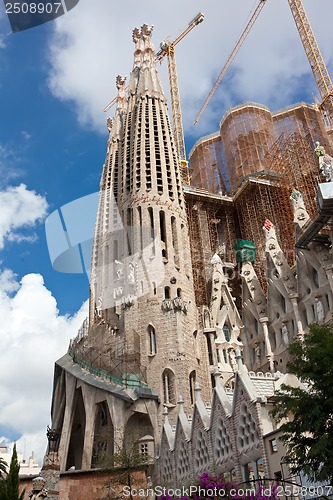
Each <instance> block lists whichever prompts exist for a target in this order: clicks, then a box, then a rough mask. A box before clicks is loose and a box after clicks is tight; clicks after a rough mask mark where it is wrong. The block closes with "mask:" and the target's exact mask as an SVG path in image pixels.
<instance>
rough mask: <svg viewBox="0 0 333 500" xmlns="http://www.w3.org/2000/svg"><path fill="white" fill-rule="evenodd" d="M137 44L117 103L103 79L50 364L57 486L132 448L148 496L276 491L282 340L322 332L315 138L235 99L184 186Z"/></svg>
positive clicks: (147, 39)
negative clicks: (90, 188)
mask: <svg viewBox="0 0 333 500" xmlns="http://www.w3.org/2000/svg"><path fill="white" fill-rule="evenodd" d="M152 31H153V29H152V27H150V26H147V25H143V26H142V28H141V29H140V30H138V29H135V30H134V32H133V40H134V44H135V51H134V65H133V69H132V72H131V75H130V78H129V82H128V89H127V91H126V84H127V83H126V80H125V78H123V77H120V76H118V77H117V80H116V84H117V89H118V98H117V109H116V112H115V116H114V118H112V119H108V124H107V125H108V132H109V137H108V141H107V151H106V158H105V163H104V165H103V172H102V176H101V182H100V194H99V205H98V213H97V218H96V226H95V235H94V244H93V256H92V267H91V277H90V313H89V318H87V320H86V321H85V322H84V324H83V325H82V327H81V329H80V330H79V332H78V335H77V337H76V338H75V339H73V340H72V341H71V343H70V346H69V348H68V352H67V353H66V354H64V356H63V357H62V358H61V359H59V360H58V361H56V364H55V375H54V388H53V400H52V429H56V430H59V433H58V438H56V439H57V440H58V442H57V445H56V446H55V448H56V449H55V452H54V453H56V456H57V457H58V458H57V460H59V462H58V465H59V467H60V475H61V474H63V473H65V472H66V471H68V470H73V468H75V471H91V470H93V469H95V468H98V467H99V456H100V452H103V453H106V454H109V455H110V456H112V454H114V453H116V451H117V449H119V447H120V448H123V447H124V448H125V449H129V448H130V447H131V446H132V444H133V436H134V438H135V443H136V444H137V446H138V449H139V451H140V453H142V454H143V455H145V456H147V457H150V458H151V460H152V461H153V462H154V471H153V478H154V481H156V483H157V484H163V485H168V484H172V485H176V484H177V485H184V484H191V482H193V481H194V480H196V479H197V478H198V477H199V475H200V474H201V473H202V472H204V471H211V472H213V473H222V472H223V473H225V474H226V476H227V477H230V478H232V479H233V480H235V481H237V482H239V483H240V482H242V481H247V480H251V479H256V478H260V477H263V476H265V477H270V478H276V479H281V478H285V479H286V478H287V477H288V470H287V468H286V466H285V464H284V462H283V456H284V453H285V451H284V449H283V444H282V442H281V441H280V440H279V436H280V431H279V429H278V427H277V425H276V423H275V422H274V420H273V419H272V417H271V416H270V410H271V409H272V408H273V407H274V404H275V399H274V395H275V393H276V391H277V390H278V389H279V388H280V387H281V385H282V384H284V383H287V384H292V385H296V386H297V385H301V383H300V382H299V381H298V380H297V379H296V377H295V376H294V375H292V374H289V373H288V371H287V361H288V346H289V344H290V342H291V341H292V340H293V339H294V338H296V337H298V338H300V339H302V338H303V337H304V335H306V334H307V331H308V327H309V325H310V324H311V323H314V322H317V323H320V324H325V323H330V322H331V318H332V314H331V311H332V307H333V303H332V302H333V296H332V290H333V274H332V273H333V260H332V234H331V229H330V224H329V222H330V218H331V215H332V207H333V205H332V202H331V199H332V196H333V191H332V187H331V180H332V179H331V175H332V164H333V160H332V158H331V157H330V156H329V152H330V151H331V147H332V139H331V136H330V135H329V133H328V131H327V127H326V126H325V122H324V119H323V117H322V114H321V112H320V111H319V110H318V108H317V106H315V105H312V104H306V103H298V104H295V105H294V106H291V107H289V108H286V109H282V110H279V111H277V112H274V113H273V112H271V111H270V110H269V109H268V108H267V107H266V106H263V105H260V104H256V103H245V104H242V105H239V106H237V107H235V108H232V109H230V110H229V111H228V112H227V113H226V114H225V116H224V117H223V118H222V120H221V123H220V130H219V131H218V132H216V133H215V134H212V135H210V136H207V137H203V138H202V139H200V140H199V141H197V143H196V144H195V145H194V147H193V149H192V151H191V153H190V165H191V170H190V172H191V178H192V179H191V183H190V185H188V184H184V183H183V182H182V177H181V173H180V169H179V164H178V158H177V154H176V150H175V144H174V137H173V130H172V127H171V125H170V119H169V114H168V108H167V102H166V97H165V95H164V92H163V90H162V86H161V83H160V77H159V74H158V71H157V68H156V61H155V49H154V46H153V44H152V40H151V37H152ZM101 436H103V439H101ZM53 445H54V443H53ZM54 456H55V455H54V454H53V455H52V457H53V459H54ZM52 457H51V458H52ZM51 462H52V459H51ZM73 498H74V497H73Z"/></svg>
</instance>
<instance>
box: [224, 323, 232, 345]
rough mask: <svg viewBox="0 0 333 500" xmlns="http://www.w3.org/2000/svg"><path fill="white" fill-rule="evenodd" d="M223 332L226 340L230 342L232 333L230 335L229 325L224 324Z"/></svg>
mask: <svg viewBox="0 0 333 500" xmlns="http://www.w3.org/2000/svg"><path fill="white" fill-rule="evenodd" d="M223 333H224V337H225V340H226V342H230V338H231V335H230V328H229V326H228V325H224V327H223Z"/></svg>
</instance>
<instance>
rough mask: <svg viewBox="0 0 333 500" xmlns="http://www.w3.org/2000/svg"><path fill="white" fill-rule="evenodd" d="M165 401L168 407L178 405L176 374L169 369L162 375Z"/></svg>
mask: <svg viewBox="0 0 333 500" xmlns="http://www.w3.org/2000/svg"><path fill="white" fill-rule="evenodd" d="M162 382H163V399H164V404H166V405H169V404H171V405H175V404H176V387H175V374H174V373H173V371H172V370H170V369H169V368H166V369H165V370H164V372H163V373H162Z"/></svg>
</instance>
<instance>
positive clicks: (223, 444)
mask: <svg viewBox="0 0 333 500" xmlns="http://www.w3.org/2000/svg"><path fill="white" fill-rule="evenodd" d="M231 453H232V447H231V443H230V439H229V436H228V431H227V428H226V426H225V425H224V422H223V419H222V417H219V419H218V421H217V426H216V431H215V441H214V458H215V460H216V461H217V462H223V460H224V459H225V458H226V457H228V456H229V455H230V454H231Z"/></svg>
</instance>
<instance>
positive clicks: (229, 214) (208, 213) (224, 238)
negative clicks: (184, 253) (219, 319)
mask: <svg viewBox="0 0 333 500" xmlns="http://www.w3.org/2000/svg"><path fill="white" fill-rule="evenodd" d="M186 205H187V218H188V226H189V236H190V242H191V259H192V269H193V283H194V292H195V298H196V304H197V306H202V305H208V304H209V302H210V296H211V278H212V265H211V259H212V257H213V255H214V253H218V254H219V255H221V257H222V258H223V259H224V260H226V261H228V262H232V261H233V254H234V251H233V244H234V241H235V239H236V229H235V210H234V208H233V206H232V199H231V198H228V197H222V196H216V195H215V196H214V195H212V194H211V193H209V192H208V191H206V192H204V191H203V190H198V189H193V188H192V189H191V192H187V193H186Z"/></svg>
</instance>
